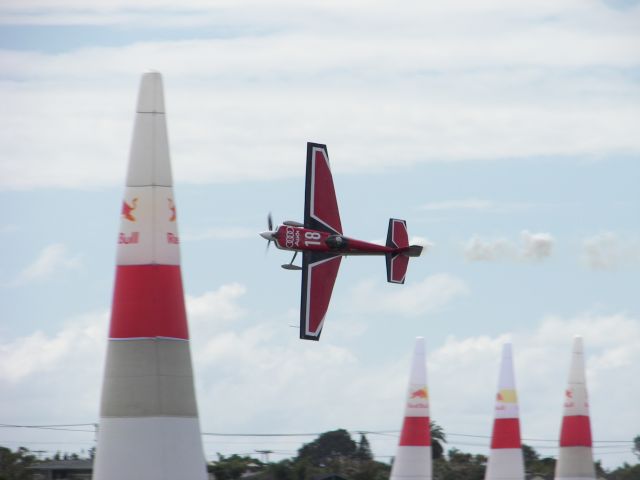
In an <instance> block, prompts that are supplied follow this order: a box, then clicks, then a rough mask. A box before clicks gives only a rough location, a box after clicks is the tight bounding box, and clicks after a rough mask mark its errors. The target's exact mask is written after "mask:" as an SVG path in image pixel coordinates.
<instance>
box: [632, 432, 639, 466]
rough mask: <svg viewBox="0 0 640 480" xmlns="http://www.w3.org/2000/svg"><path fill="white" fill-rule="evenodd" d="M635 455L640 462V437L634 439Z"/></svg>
mask: <svg viewBox="0 0 640 480" xmlns="http://www.w3.org/2000/svg"><path fill="white" fill-rule="evenodd" d="M633 453H634V454H635V456H636V457H638V460H640V435H636V438H634V439H633Z"/></svg>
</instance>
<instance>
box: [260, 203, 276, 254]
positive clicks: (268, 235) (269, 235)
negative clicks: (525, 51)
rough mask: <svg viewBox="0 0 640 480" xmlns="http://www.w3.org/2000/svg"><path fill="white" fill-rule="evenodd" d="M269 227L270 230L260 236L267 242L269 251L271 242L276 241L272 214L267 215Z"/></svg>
mask: <svg viewBox="0 0 640 480" xmlns="http://www.w3.org/2000/svg"><path fill="white" fill-rule="evenodd" d="M267 227H268V230H267V231H266V232H260V236H261V237H262V238H264V239H265V240H267V250H269V246H270V245H271V242H273V241H274V240H275V239H276V232H274V231H273V217H272V216H271V212H269V215H267Z"/></svg>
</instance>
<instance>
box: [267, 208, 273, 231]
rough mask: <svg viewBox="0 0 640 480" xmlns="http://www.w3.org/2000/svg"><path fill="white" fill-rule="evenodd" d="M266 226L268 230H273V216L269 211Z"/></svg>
mask: <svg viewBox="0 0 640 480" xmlns="http://www.w3.org/2000/svg"><path fill="white" fill-rule="evenodd" d="M267 226H268V227H269V231H270V232H273V217H272V216H271V212H269V215H267Z"/></svg>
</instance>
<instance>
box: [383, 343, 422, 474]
mask: <svg viewBox="0 0 640 480" xmlns="http://www.w3.org/2000/svg"><path fill="white" fill-rule="evenodd" d="M390 480H431V430H430V421H429V389H428V388H427V367H426V357H425V347H424V339H423V338H422V337H418V338H416V343H415V348H414V351H413V360H412V363H411V376H410V377H409V388H408V390H407V396H406V403H405V411H404V421H403V422H402V432H401V434H400V442H399V444H398V450H397V452H396V457H395V459H394V461H393V467H392V468H391V477H390Z"/></svg>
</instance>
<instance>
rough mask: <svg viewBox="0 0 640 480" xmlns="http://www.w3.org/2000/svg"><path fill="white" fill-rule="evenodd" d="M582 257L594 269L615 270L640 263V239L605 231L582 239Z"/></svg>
mask: <svg viewBox="0 0 640 480" xmlns="http://www.w3.org/2000/svg"><path fill="white" fill-rule="evenodd" d="M582 257H583V260H584V262H585V263H586V265H587V266H588V267H589V268H591V269H593V270H615V269H617V268H624V267H635V266H638V265H640V241H634V240H632V239H628V238H620V237H619V236H618V235H617V234H615V233H613V232H604V233H599V234H597V235H594V236H591V237H588V238H585V239H584V240H583V241H582Z"/></svg>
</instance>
